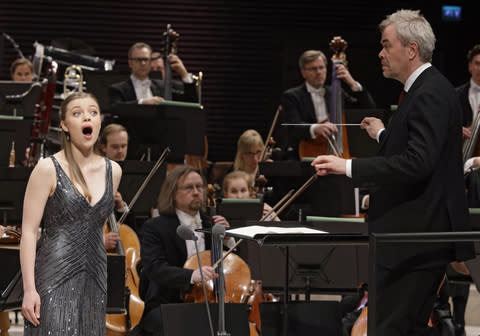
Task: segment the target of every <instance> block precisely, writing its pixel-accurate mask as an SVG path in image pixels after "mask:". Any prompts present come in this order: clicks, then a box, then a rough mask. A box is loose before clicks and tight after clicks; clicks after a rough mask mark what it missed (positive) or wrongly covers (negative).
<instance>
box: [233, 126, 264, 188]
mask: <svg viewBox="0 0 480 336" xmlns="http://www.w3.org/2000/svg"><path fill="white" fill-rule="evenodd" d="M264 147H265V145H264V143H263V139H262V137H261V136H260V134H259V133H258V132H257V131H255V130H253V129H249V130H246V131H245V132H243V133H242V135H240V137H239V138H238V141H237V153H236V154H235V161H234V162H233V170H242V171H244V172H246V173H247V174H248V175H249V177H250V181H251V183H252V184H251V185H252V186H253V183H255V178H256V177H257V176H256V173H257V170H258V163H259V162H260V159H261V158H260V156H261V155H262V151H263V148H264Z"/></svg>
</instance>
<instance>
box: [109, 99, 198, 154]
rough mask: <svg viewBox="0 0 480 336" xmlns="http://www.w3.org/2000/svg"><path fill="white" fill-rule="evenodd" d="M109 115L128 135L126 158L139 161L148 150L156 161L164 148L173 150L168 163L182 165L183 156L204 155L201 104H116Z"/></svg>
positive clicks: (165, 102)
mask: <svg viewBox="0 0 480 336" xmlns="http://www.w3.org/2000/svg"><path fill="white" fill-rule="evenodd" d="M112 115H113V120H114V121H115V122H117V123H119V124H122V125H124V126H125V127H126V128H127V131H128V133H129V135H130V149H129V154H128V158H129V159H139V158H140V155H141V153H142V152H145V149H146V148H150V149H151V150H152V152H153V153H152V160H155V159H156V158H157V157H159V156H160V153H161V150H163V148H165V147H167V146H169V147H170V149H171V150H172V152H171V153H170V155H169V156H168V161H169V162H183V160H184V156H185V154H192V155H199V156H203V155H204V153H205V142H204V136H205V134H206V116H205V110H204V109H203V107H202V106H201V105H200V104H196V103H186V102H174V101H164V102H161V103H160V104H158V105H139V104H117V105H115V106H114V107H113V108H112Z"/></svg>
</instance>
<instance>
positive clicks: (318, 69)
mask: <svg viewBox="0 0 480 336" xmlns="http://www.w3.org/2000/svg"><path fill="white" fill-rule="evenodd" d="M305 70H306V71H309V72H317V71H323V70H325V67H311V68H305Z"/></svg>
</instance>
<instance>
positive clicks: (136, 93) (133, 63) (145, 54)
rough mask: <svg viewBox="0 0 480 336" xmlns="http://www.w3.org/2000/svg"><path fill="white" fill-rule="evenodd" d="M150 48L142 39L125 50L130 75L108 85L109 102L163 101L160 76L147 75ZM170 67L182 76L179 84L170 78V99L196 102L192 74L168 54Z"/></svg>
mask: <svg viewBox="0 0 480 336" xmlns="http://www.w3.org/2000/svg"><path fill="white" fill-rule="evenodd" d="M151 56H152V48H151V47H150V46H149V45H148V44H146V43H143V42H137V43H135V44H134V45H132V46H131V47H130V50H129V51H128V66H129V67H130V69H131V75H130V78H129V79H128V80H126V81H123V82H120V83H115V84H113V85H112V86H110V87H109V96H110V103H111V104H112V105H115V104H118V103H132V104H137V103H138V104H150V105H155V104H158V103H159V102H160V101H163V100H164V98H163V95H164V89H165V85H164V80H157V79H150V78H149V74H150V70H151V63H150V61H151V58H152V57H151ZM169 61H170V66H171V69H172V70H173V71H174V72H176V73H178V74H179V75H180V77H181V79H182V83H180V85H175V83H177V82H176V81H175V83H174V82H172V84H173V85H172V99H173V100H176V101H186V102H197V101H198V96H197V91H196V87H195V82H194V80H193V77H192V75H191V74H190V73H189V72H188V71H187V69H186V68H185V65H184V64H183V62H182V60H181V59H180V57H178V56H177V55H174V54H171V55H169Z"/></svg>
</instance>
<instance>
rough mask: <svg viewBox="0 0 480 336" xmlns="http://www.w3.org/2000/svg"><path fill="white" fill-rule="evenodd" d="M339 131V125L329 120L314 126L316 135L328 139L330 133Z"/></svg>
mask: <svg viewBox="0 0 480 336" xmlns="http://www.w3.org/2000/svg"><path fill="white" fill-rule="evenodd" d="M337 132H338V128H337V126H336V125H334V124H332V123H331V122H328V121H327V122H326V123H323V124H317V125H315V126H313V133H315V135H316V136H321V137H322V138H325V139H328V138H329V137H330V135H332V134H333V133H337Z"/></svg>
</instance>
